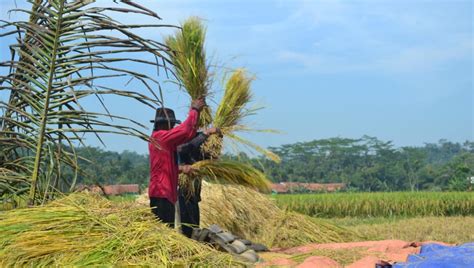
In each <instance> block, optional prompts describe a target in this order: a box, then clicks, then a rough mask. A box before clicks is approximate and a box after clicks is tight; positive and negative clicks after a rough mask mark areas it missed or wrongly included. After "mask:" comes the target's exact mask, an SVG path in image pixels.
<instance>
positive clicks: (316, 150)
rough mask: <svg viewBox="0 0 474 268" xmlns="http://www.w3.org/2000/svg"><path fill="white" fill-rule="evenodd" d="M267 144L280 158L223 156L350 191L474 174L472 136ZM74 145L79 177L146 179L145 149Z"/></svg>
mask: <svg viewBox="0 0 474 268" xmlns="http://www.w3.org/2000/svg"><path fill="white" fill-rule="evenodd" d="M270 149H271V150H272V151H273V152H275V153H276V154H278V155H279V156H280V157H281V159H282V162H281V163H280V164H277V163H275V162H272V161H270V160H267V159H265V158H263V157H249V156H248V155H245V154H244V153H241V154H240V155H226V156H224V157H227V158H238V159H239V160H241V161H249V162H251V163H252V164H253V165H254V166H255V167H257V168H259V169H261V170H263V171H264V172H265V173H266V175H267V176H268V177H269V178H270V179H271V180H272V181H274V182H315V183H333V182H342V183H346V185H347V189H348V190H353V191H418V190H430V191H445V190H458V191H464V190H469V189H471V187H472V184H471V182H470V180H469V179H468V178H470V177H473V176H474V142H472V141H466V142H464V143H457V142H450V141H447V140H440V141H439V142H438V143H426V144H424V146H406V147H396V146H394V145H393V143H392V142H391V141H388V142H387V141H381V140H379V139H377V138H375V137H369V136H363V137H361V138H359V139H349V138H339V137H336V138H329V139H320V140H313V141H309V142H298V143H293V144H285V145H281V146H278V147H272V148H270ZM77 151H78V154H79V155H80V156H81V157H82V158H83V159H81V160H79V162H80V163H79V164H80V166H81V168H82V173H80V174H79V175H78V180H77V183H83V184H95V183H100V184H116V183H137V184H140V185H141V187H143V188H144V187H146V186H147V184H148V180H149V166H148V165H149V163H148V155H142V154H138V153H135V152H130V151H124V152H122V153H117V152H111V151H105V150H103V149H100V148H96V147H83V148H78V149H77ZM85 159H87V160H85ZM64 175H66V176H72V174H71V173H69V174H68V173H67V171H66V174H64Z"/></svg>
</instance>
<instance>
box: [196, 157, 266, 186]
mask: <svg viewBox="0 0 474 268" xmlns="http://www.w3.org/2000/svg"><path fill="white" fill-rule="evenodd" d="M192 167H193V168H194V170H195V171H194V173H193V176H194V177H196V178H201V179H202V178H204V179H207V180H209V181H214V182H219V183H231V184H239V185H243V186H247V187H250V188H254V189H257V190H259V191H262V192H269V190H270V184H271V183H270V181H269V180H268V179H267V177H266V176H265V174H264V173H263V172H261V171H260V170H258V169H256V168H254V167H253V166H251V165H249V164H246V163H242V162H238V161H233V160H203V161H198V162H196V163H194V164H193V165H192Z"/></svg>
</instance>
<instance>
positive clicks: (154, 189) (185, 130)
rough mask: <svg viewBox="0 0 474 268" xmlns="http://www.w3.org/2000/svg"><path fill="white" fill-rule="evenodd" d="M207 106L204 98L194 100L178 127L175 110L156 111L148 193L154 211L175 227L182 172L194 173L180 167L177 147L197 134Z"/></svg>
mask: <svg viewBox="0 0 474 268" xmlns="http://www.w3.org/2000/svg"><path fill="white" fill-rule="evenodd" d="M204 106H206V102H205V100H204V98H202V99H197V100H194V101H193V102H192V103H191V109H190V110H189V114H188V118H187V119H186V120H185V121H184V122H183V123H182V124H180V125H178V126H177V127H174V125H175V124H176V123H178V124H179V123H180V122H179V121H178V120H176V118H175V115H174V112H173V110H171V109H168V108H158V109H157V110H156V115H155V120H151V122H152V123H154V127H153V133H152V134H151V137H150V142H149V143H148V150H149V153H150V185H149V187H148V196H149V197H150V207H151V208H152V212H153V214H155V216H156V217H157V218H158V219H160V220H161V221H162V222H164V223H167V224H169V225H170V226H171V227H174V215H175V209H174V204H175V203H176V200H177V198H178V194H177V187H178V173H179V172H184V173H190V172H191V166H181V167H178V159H177V153H176V150H177V147H178V146H179V145H181V144H183V143H186V142H188V141H189V140H191V139H192V138H193V137H194V136H195V135H196V130H197V128H198V121H199V113H200V112H201V110H202V109H203V108H204Z"/></svg>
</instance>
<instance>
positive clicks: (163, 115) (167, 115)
mask: <svg viewBox="0 0 474 268" xmlns="http://www.w3.org/2000/svg"><path fill="white" fill-rule="evenodd" d="M150 122H151V123H168V122H170V123H176V124H179V123H181V121H179V120H176V117H175V115H174V111H173V110H171V109H169V108H158V109H156V114H155V120H150Z"/></svg>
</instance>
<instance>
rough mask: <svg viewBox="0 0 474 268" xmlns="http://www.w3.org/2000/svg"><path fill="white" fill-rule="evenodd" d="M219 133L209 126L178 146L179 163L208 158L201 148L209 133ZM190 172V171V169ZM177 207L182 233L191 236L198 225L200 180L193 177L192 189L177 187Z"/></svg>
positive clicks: (184, 164) (184, 163) (183, 164)
mask: <svg viewBox="0 0 474 268" xmlns="http://www.w3.org/2000/svg"><path fill="white" fill-rule="evenodd" d="M214 134H219V135H220V130H219V129H218V128H210V129H207V130H206V131H204V132H198V133H197V134H196V136H195V137H194V138H193V139H192V140H191V141H190V142H188V143H185V144H183V145H181V146H179V147H178V159H179V164H180V165H182V166H187V165H192V164H194V163H195V162H198V161H201V160H206V159H210V155H207V154H205V153H204V152H202V150H201V145H202V144H204V143H205V142H206V140H207V138H208V137H209V136H210V135H214ZM191 172H192V171H191ZM178 197H179V208H180V215H181V223H182V224H183V225H182V231H183V234H184V235H186V236H187V237H191V235H192V233H193V227H196V228H197V227H199V223H200V215H199V213H200V212H199V202H200V201H201V180H200V179H194V180H193V182H192V189H189V188H186V187H179V191H178Z"/></svg>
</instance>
